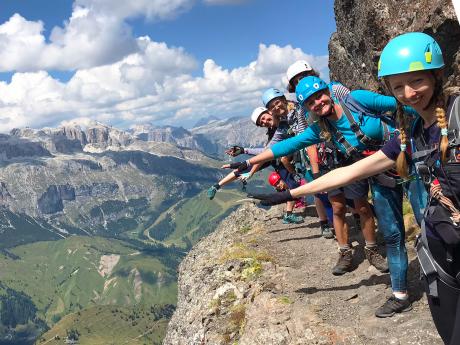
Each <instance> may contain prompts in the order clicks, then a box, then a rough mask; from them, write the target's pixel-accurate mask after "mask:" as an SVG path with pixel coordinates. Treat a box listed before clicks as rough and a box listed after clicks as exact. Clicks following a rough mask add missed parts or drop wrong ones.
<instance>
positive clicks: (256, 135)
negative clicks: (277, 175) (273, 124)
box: [191, 117, 267, 154]
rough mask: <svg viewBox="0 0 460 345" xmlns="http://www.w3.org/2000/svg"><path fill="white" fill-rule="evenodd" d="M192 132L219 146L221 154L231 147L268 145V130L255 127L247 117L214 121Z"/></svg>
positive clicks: (193, 129)
mask: <svg viewBox="0 0 460 345" xmlns="http://www.w3.org/2000/svg"><path fill="white" fill-rule="evenodd" d="M191 132H192V133H193V134H194V135H202V136H204V137H205V138H206V139H208V140H211V141H212V142H214V143H215V144H217V145H218V146H219V153H220V154H222V153H223V151H224V149H225V148H228V147H229V146H231V145H240V146H244V147H263V146H265V144H266V143H267V136H266V130H265V129H264V128H262V127H256V126H254V124H253V123H252V122H251V120H250V119H249V118H247V117H233V118H230V119H227V120H219V121H212V122H210V123H208V124H206V125H204V126H201V127H195V128H192V129H191Z"/></svg>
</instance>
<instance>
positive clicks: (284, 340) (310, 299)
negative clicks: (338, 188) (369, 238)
mask: <svg viewBox="0 0 460 345" xmlns="http://www.w3.org/2000/svg"><path fill="white" fill-rule="evenodd" d="M310 214H313V212H312V213H310ZM280 218H281V209H276V208H272V209H270V210H269V211H264V210H261V209H259V208H256V207H255V206H253V205H251V204H247V205H244V206H242V207H241V208H240V209H238V210H237V211H236V212H234V213H233V214H231V215H230V216H229V217H228V218H227V219H225V220H224V221H223V222H222V223H221V225H220V226H219V227H218V229H217V230H216V231H215V232H214V233H212V234H211V235H209V236H208V237H206V238H204V239H202V240H201V241H200V242H199V243H198V244H197V245H196V246H195V247H194V248H193V249H192V250H191V251H190V252H189V254H188V255H187V257H186V258H185V259H184V260H183V261H182V263H181V265H180V267H179V295H178V304H177V310H176V312H175V314H174V316H173V317H172V319H171V321H170V323H169V325H168V332H167V335H166V338H165V340H164V343H163V344H164V345H179V344H180V345H185V344H186V345H202V344H210V345H211V344H212V345H227V344H229V345H230V344H239V345H254V344H270V345H291V344H292V345H294V344H296V345H306V344H322V345H338V344H341V345H382V344H399V345H410V344H418V345H441V344H442V341H441V339H440V338H439V336H438V335H437V332H436V330H435V327H434V325H433V322H432V320H431V316H430V313H429V310H428V306H427V302H426V300H425V298H424V297H423V295H422V287H421V285H420V282H419V271H418V264H417V262H416V261H417V259H416V258H415V253H414V251H413V250H412V246H410V245H408V247H409V257H410V266H409V277H408V278H409V293H410V295H411V298H412V300H413V307H414V309H413V310H412V311H411V312H408V313H402V314H398V315H395V316H394V317H392V318H387V319H378V318H376V317H375V316H374V311H375V309H376V308H377V307H379V306H380V305H381V304H382V303H383V302H384V300H385V298H386V297H387V296H389V295H390V294H391V288H390V286H389V284H390V278H389V276H388V274H382V273H380V272H378V271H377V270H376V269H374V268H373V267H370V266H369V264H368V263H367V261H366V260H365V259H364V253H363V245H362V239H361V238H362V237H361V234H360V233H357V232H353V231H352V232H351V240H352V242H353V247H354V248H353V249H354V251H355V262H354V270H353V272H350V273H347V274H345V275H343V276H340V277H336V276H333V275H332V273H331V271H330V270H331V268H332V267H333V266H334V265H335V262H336V259H337V254H336V253H337V247H336V243H335V242H334V241H333V240H326V239H324V238H322V237H321V236H320V235H319V233H320V230H319V228H318V223H317V218H316V217H309V216H307V217H306V218H305V224H302V225H291V226H289V225H283V224H281V220H280Z"/></svg>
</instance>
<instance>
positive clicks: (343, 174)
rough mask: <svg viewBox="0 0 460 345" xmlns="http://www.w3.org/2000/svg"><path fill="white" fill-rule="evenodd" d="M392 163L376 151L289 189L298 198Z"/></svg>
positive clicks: (381, 168) (369, 173) (381, 169)
mask: <svg viewBox="0 0 460 345" xmlns="http://www.w3.org/2000/svg"><path fill="white" fill-rule="evenodd" d="M394 163H395V162H394V161H393V160H391V159H390V158H388V157H387V156H386V155H385V154H384V153H383V152H382V151H378V152H376V153H375V154H373V155H372V156H369V157H367V158H364V159H361V160H360V161H358V162H356V163H354V164H352V165H348V166H346V167H343V168H338V169H334V170H332V171H330V172H329V173H327V174H325V175H323V176H321V177H320V178H318V179H316V180H314V181H312V182H310V183H308V184H305V185H303V186H300V187H299V188H295V189H291V195H292V197H294V198H298V197H301V196H304V195H309V194H316V193H320V192H327V191H329V190H332V189H337V188H339V187H343V186H346V185H348V184H350V183H352V182H355V181H358V180H362V179H364V178H367V177H369V176H373V175H376V174H378V173H380V172H383V171H386V170H388V169H390V168H392V167H393V165H394Z"/></svg>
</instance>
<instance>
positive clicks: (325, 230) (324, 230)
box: [321, 224, 334, 238]
mask: <svg viewBox="0 0 460 345" xmlns="http://www.w3.org/2000/svg"><path fill="white" fill-rule="evenodd" d="M321 236H323V237H324V238H334V232H333V231H332V228H331V227H330V226H329V224H324V225H321Z"/></svg>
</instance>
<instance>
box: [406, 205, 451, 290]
mask: <svg viewBox="0 0 460 345" xmlns="http://www.w3.org/2000/svg"><path fill="white" fill-rule="evenodd" d="M425 214H426V213H425ZM415 249H416V251H417V257H418V260H419V262H420V268H421V270H420V275H424V276H425V277H426V279H427V281H428V287H429V292H428V294H429V295H430V296H432V297H438V296H439V295H438V279H439V280H441V281H442V282H444V283H445V284H447V285H448V286H449V287H451V288H452V289H456V290H460V283H459V280H458V279H457V277H452V276H451V275H450V274H448V273H447V272H446V271H444V270H443V269H442V267H441V266H440V265H439V264H438V263H437V262H436V260H435V259H434V258H433V255H432V254H431V252H430V249H429V246H428V238H427V235H426V223H425V219H423V220H422V224H421V234H420V235H418V236H417V238H416V240H415Z"/></svg>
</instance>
